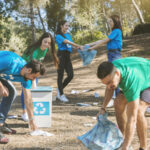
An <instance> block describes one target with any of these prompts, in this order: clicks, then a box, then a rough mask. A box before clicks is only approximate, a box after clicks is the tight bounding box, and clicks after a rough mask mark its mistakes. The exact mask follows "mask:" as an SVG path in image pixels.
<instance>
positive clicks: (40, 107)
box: [33, 102, 49, 116]
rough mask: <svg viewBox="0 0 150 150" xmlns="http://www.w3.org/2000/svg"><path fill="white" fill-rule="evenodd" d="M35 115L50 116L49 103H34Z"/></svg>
mask: <svg viewBox="0 0 150 150" xmlns="http://www.w3.org/2000/svg"><path fill="white" fill-rule="evenodd" d="M33 113H34V115H35V116H36V115H49V102H33Z"/></svg>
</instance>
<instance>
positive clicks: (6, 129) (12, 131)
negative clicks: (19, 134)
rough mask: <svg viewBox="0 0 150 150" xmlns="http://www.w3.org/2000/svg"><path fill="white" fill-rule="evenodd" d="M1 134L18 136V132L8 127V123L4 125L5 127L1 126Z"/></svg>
mask: <svg viewBox="0 0 150 150" xmlns="http://www.w3.org/2000/svg"><path fill="white" fill-rule="evenodd" d="M0 132H2V133H5V134H16V130H14V129H11V128H10V127H8V125H7V124H6V123H4V124H3V126H0Z"/></svg>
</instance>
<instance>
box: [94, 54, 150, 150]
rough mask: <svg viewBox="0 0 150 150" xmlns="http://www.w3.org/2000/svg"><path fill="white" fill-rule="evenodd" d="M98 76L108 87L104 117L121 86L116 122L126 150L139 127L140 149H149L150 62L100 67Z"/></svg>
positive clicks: (119, 62)
mask: <svg viewBox="0 0 150 150" xmlns="http://www.w3.org/2000/svg"><path fill="white" fill-rule="evenodd" d="M97 76H98V78H99V79H101V81H102V83H103V84H105V85H106V86H107V88H106V91H105V98H104V102H103V105H102V108H101V109H100V111H99V113H98V115H99V114H104V113H105V109H106V106H107V104H108V103H109V101H110V99H111V98H112V95H113V91H114V90H115V89H116V88H117V87H118V86H119V87H120V89H121V91H120V92H119V94H118V95H117V97H116V99H115V102H114V107H115V112H116V119H117V123H118V126H119V128H120V130H121V132H122V133H123V135H124V143H123V145H122V150H128V148H129V146H130V144H131V142H132V139H133V135H134V130H135V127H136V128H137V133H138V137H139V140H140V150H147V122H146V118H145V115H144V113H145V111H146V109H147V107H148V106H149V105H150V60H147V59H144V58H140V57H127V58H123V59H118V60H115V61H113V62H112V63H111V62H103V63H101V64H100V65H99V67H98V70H97Z"/></svg>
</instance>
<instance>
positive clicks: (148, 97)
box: [140, 88, 150, 104]
mask: <svg viewBox="0 0 150 150" xmlns="http://www.w3.org/2000/svg"><path fill="white" fill-rule="evenodd" d="M140 99H141V100H142V101H144V102H147V103H149V104H150V88H147V89H145V90H144V91H142V92H141V94H140Z"/></svg>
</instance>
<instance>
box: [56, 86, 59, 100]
mask: <svg viewBox="0 0 150 150" xmlns="http://www.w3.org/2000/svg"><path fill="white" fill-rule="evenodd" d="M56 98H58V99H60V92H59V89H58V88H57V96H56Z"/></svg>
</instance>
